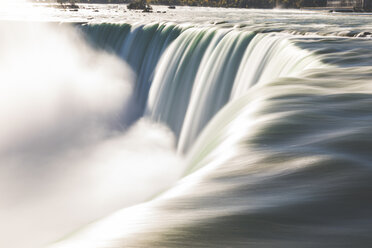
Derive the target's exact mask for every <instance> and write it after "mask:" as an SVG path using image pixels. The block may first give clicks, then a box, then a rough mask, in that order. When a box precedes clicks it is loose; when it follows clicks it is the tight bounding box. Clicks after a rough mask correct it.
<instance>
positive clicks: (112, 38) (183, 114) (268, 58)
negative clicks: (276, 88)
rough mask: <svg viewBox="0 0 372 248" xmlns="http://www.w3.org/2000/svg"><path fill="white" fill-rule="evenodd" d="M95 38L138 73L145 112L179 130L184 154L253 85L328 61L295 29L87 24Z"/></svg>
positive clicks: (137, 92) (137, 89) (180, 147)
mask: <svg viewBox="0 0 372 248" xmlns="http://www.w3.org/2000/svg"><path fill="white" fill-rule="evenodd" d="M84 29H85V31H86V32H87V33H88V35H89V36H90V38H91V40H93V42H94V44H95V45H96V46H99V47H103V48H105V49H106V50H108V51H113V52H114V53H116V54H117V55H118V56H119V57H120V58H122V59H123V60H125V61H126V62H128V64H129V65H131V67H132V68H133V69H134V71H135V72H136V73H137V75H138V78H137V83H136V98H137V101H138V102H139V105H140V109H141V110H140V113H143V112H144V113H145V115H146V116H150V117H151V119H153V120H155V121H157V122H161V123H165V124H166V125H167V126H168V127H169V128H171V130H172V131H173V132H174V133H175V135H176V137H177V140H178V143H177V150H178V151H179V153H187V151H188V150H189V149H190V147H191V146H192V144H193V143H194V142H195V140H196V139H197V138H198V136H199V135H200V133H201V131H202V130H203V129H204V127H205V126H206V125H207V124H208V122H209V121H210V120H211V119H212V118H213V116H214V115H215V114H216V113H217V112H218V111H219V110H220V109H221V108H222V107H223V106H225V105H226V103H228V102H229V101H231V100H234V99H237V98H239V97H240V96H242V95H243V94H244V93H245V92H247V91H248V90H249V89H250V88H251V87H253V86H254V85H255V84H259V83H264V82H270V81H272V80H274V79H276V78H279V77H286V76H295V75H297V74H299V73H301V72H302V71H304V70H306V69H311V68H317V67H321V66H322V65H323V63H322V62H321V61H320V59H318V58H317V57H316V56H314V55H313V54H312V53H311V52H309V51H306V50H303V49H300V48H298V47H296V45H295V42H294V41H292V40H291V36H290V35H285V34H283V35H281V34H256V32H250V31H246V30H239V29H227V28H217V27H195V26H194V27H193V26H190V25H176V24H166V23H161V24H147V25H139V24H138V25H135V26H133V27H130V26H128V25H127V24H122V25H118V24H100V25H87V26H84Z"/></svg>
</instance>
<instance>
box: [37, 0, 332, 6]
mask: <svg viewBox="0 0 372 248" xmlns="http://www.w3.org/2000/svg"><path fill="white" fill-rule="evenodd" d="M137 1H144V2H147V3H149V4H163V5H189V6H209V7H235V8H275V7H282V8H301V7H324V6H326V5H327V0H137ZM38 2H44V1H42V0H39V1H38ZM45 2H50V1H48V0H46V1H45ZM58 2H65V3H69V2H75V3H130V2H133V1H131V0H58Z"/></svg>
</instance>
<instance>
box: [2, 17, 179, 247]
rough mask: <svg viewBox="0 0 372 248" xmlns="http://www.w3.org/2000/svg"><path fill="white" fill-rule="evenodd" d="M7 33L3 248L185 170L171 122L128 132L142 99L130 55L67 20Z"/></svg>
mask: <svg viewBox="0 0 372 248" xmlns="http://www.w3.org/2000/svg"><path fill="white" fill-rule="evenodd" d="M0 32H1V34H2V35H1V37H0V54H1V57H0V195H1V198H0V219H1V222H0V233H1V234H2V235H1V238H0V247H8V248H30V247H31V248H33V247H40V245H42V244H45V243H47V242H52V241H54V240H55V239H57V238H60V237H61V236H63V235H66V234H68V233H69V232H71V231H73V230H74V229H76V228H78V227H80V226H81V225H84V224H87V223H89V222H91V221H93V220H96V219H97V218H100V217H103V216H105V215H107V214H109V213H110V212H112V211H114V210H117V209H119V208H121V207H124V206H128V205H131V204H134V203H138V202H141V201H144V200H146V199H148V198H149V197H151V196H152V195H153V194H156V193H158V192H160V191H162V190H164V189H166V188H167V187H169V185H171V184H172V183H173V182H174V181H175V180H176V179H177V178H178V177H179V176H180V173H181V171H182V168H181V167H180V166H177V165H179V164H180V159H179V158H178V157H177V156H176V155H175V153H174V152H173V146H174V140H173V135H172V134H171V132H170V131H169V130H168V129H166V128H164V127H162V126H159V125H157V124H153V123H151V122H150V121H147V120H140V121H139V122H138V123H136V124H135V125H134V126H133V127H131V128H129V130H128V131H125V125H126V123H127V122H128V121H129V120H128V119H130V115H127V114H126V113H127V112H129V111H128V108H133V107H135V106H132V105H130V96H131V92H132V76H131V75H132V74H131V72H130V70H129V69H128V67H127V66H126V65H125V64H124V63H123V62H121V61H119V60H118V59H117V58H116V57H114V56H111V55H108V54H105V53H102V52H96V51H93V50H92V49H90V48H89V47H88V46H87V45H85V43H84V41H83V40H82V39H81V38H80V36H79V35H78V34H77V33H76V32H75V31H74V30H73V29H72V28H66V27H61V26H60V25H46V24H35V23H33V24H27V23H1V24H0Z"/></svg>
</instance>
